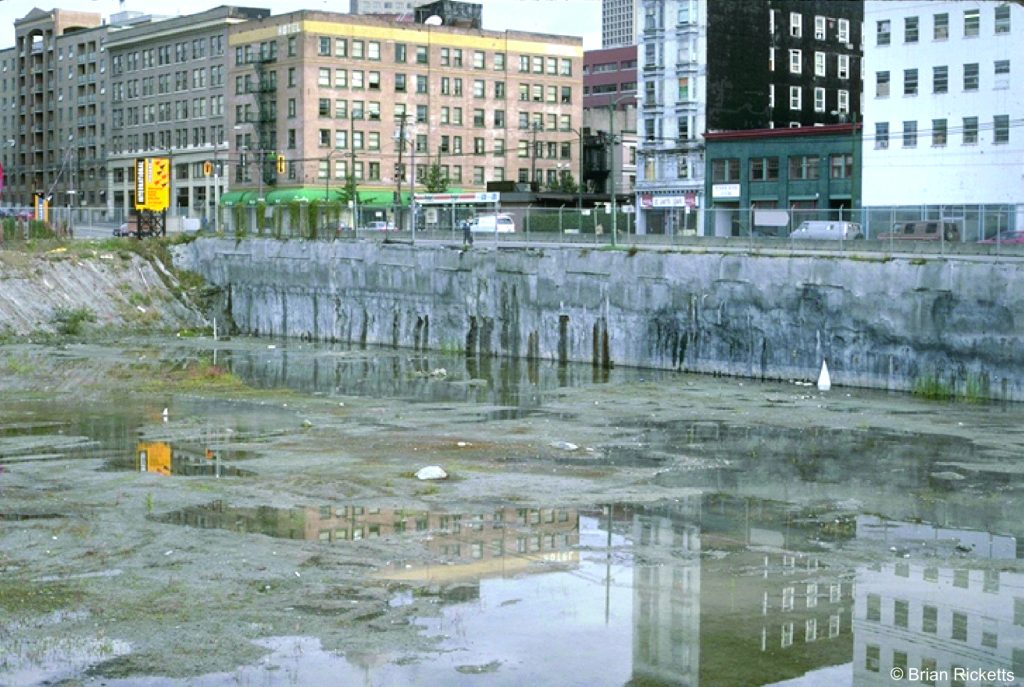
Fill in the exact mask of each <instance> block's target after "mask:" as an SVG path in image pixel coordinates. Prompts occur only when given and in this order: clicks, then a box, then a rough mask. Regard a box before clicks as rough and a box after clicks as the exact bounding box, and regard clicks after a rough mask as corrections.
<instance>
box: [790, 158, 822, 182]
mask: <svg viewBox="0 0 1024 687" xmlns="http://www.w3.org/2000/svg"><path fill="white" fill-rule="evenodd" d="M819 161H820V160H819V158H818V156H817V155H794V156H793V157H791V158H789V178H790V179H803V180H809V179H817V178H818V164H819Z"/></svg>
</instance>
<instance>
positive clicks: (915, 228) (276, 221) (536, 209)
mask: <svg viewBox="0 0 1024 687" xmlns="http://www.w3.org/2000/svg"><path fill="white" fill-rule="evenodd" d="M629 209H630V210H632V208H629ZM672 212H674V213H675V214H676V215H678V216H677V217H673V216H671V215H668V214H663V215H660V216H658V218H657V219H658V221H650V219H651V217H652V216H648V217H647V219H648V221H646V222H645V221H644V219H645V218H644V217H638V216H637V214H636V213H635V212H632V211H629V212H626V211H623V210H618V211H617V212H615V213H614V214H613V213H612V212H611V210H610V208H609V207H607V206H603V207H596V208H578V207H576V206H562V207H542V206H536V205H526V204H524V205H512V204H505V205H472V204H463V205H422V206H416V208H415V211H414V214H413V216H414V218H415V221H414V222H413V221H410V219H409V218H410V210H409V208H408V207H404V208H402V207H398V208H396V207H394V206H391V205H360V206H349V205H346V204H342V203H323V202H322V201H316V200H313V201H309V202H306V201H298V202H296V201H293V202H289V203H285V204H269V205H268V204H263V203H252V204H236V205H222V206H220V207H218V208H217V209H216V211H215V212H213V213H212V214H210V215H208V216H207V215H206V213H203V216H200V217H189V216H188V215H187V213H186V214H178V215H173V214H171V213H168V214H167V216H166V223H167V224H166V226H167V232H168V233H169V234H175V233H181V232H186V233H187V232H203V231H207V232H219V233H225V234H231V235H236V236H266V237H276V238H282V239H311V240H337V239H343V238H367V237H369V238H373V237H376V238H396V239H398V238H407V239H410V238H422V239H438V240H450V241H462V240H463V239H464V233H463V229H464V228H466V224H467V223H470V222H472V220H473V219H474V218H487V217H494V216H496V215H501V216H507V218H508V220H510V223H509V221H508V220H505V221H504V222H503V223H502V225H501V226H500V227H499V226H498V224H497V223H496V222H495V221H493V220H492V221H490V222H488V221H486V219H485V220H484V221H481V222H477V223H474V224H473V225H472V226H474V227H475V229H477V230H478V231H473V232H472V236H473V239H474V241H477V240H479V241H483V242H488V241H490V242H495V241H496V242H502V243H522V242H524V241H525V242H540V243H583V244H592V245H611V244H618V245H634V244H653V245H694V244H705V245H708V246H712V245H725V246H728V245H731V246H734V247H739V246H742V245H751V246H787V245H788V246H793V247H799V246H803V247H811V246H813V245H821V244H822V243H823V242H829V241H832V242H834V243H835V245H838V246H842V247H843V248H844V249H845V247H846V245H847V244H850V245H852V246H857V245H865V246H874V247H876V248H877V247H879V246H880V245H881V244H887V245H888V247H889V248H890V249H892V250H897V249H899V248H901V247H902V249H910V248H909V247H910V246H917V247H915V248H913V250H916V251H921V250H924V249H925V248H923V246H926V245H932V244H934V246H937V247H938V249H939V250H946V249H947V247H949V246H956V245H966V244H976V243H979V242H988V241H991V242H992V243H995V244H997V245H1001V244H1007V245H1011V244H1016V243H1018V242H1024V205H1010V204H1007V205H986V206H981V205H978V206H948V207H939V206H918V207H907V206H904V207H869V208H863V209H859V210H852V211H851V210H846V209H833V210H828V209H820V208H798V207H794V208H770V207H759V206H756V205H755V206H754V207H749V208H738V207H736V208H728V207H726V208H722V207H715V208H708V209H702V210H701V209H691V210H690V211H686V212H685V214H684V212H683V211H682V210H673V211H672ZM133 216H134V213H131V212H128V213H126V212H125V211H123V210H122V209H120V208H113V209H111V208H97V207H82V208H75V207H59V206H58V207H50V208H49V209H48V217H47V222H46V223H45V226H46V227H47V228H48V229H49V230H50V231H51V232H52V233H53V234H54V235H57V236H76V237H83V238H94V237H98V236H103V235H108V236H109V235H112V234H113V235H118V234H119V233H120V232H119V228H121V227H123V225H125V223H130V222H131V221H132V219H133ZM30 218H34V215H33V214H32V209H31V208H0V220H2V221H4V222H5V223H6V228H5V235H6V236H13V235H15V234H17V235H19V236H21V237H27V236H28V235H29V229H28V220H29V219H30ZM666 218H667V219H666ZM638 220H639V221H638ZM40 226H42V225H40ZM486 229H489V231H488V230H486ZM509 229H512V230H511V231H509ZM807 229H809V230H807ZM804 239H810V240H804ZM815 242H817V243H815Z"/></svg>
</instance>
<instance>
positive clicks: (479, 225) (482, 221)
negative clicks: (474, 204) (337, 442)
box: [469, 215, 516, 234]
mask: <svg viewBox="0 0 1024 687" xmlns="http://www.w3.org/2000/svg"><path fill="white" fill-rule="evenodd" d="M469 230H470V231H472V232H474V233H483V234H486V233H491V234H493V233H494V232H498V233H499V234H511V233H513V232H514V231H515V230H516V223H515V222H514V221H513V220H512V216H511V215H478V216H477V217H474V218H473V219H471V220H469Z"/></svg>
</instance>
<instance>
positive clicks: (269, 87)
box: [251, 42, 277, 186]
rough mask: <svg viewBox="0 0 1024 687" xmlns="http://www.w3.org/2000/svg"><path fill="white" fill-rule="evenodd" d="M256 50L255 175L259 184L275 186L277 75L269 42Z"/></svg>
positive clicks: (272, 50) (254, 63) (252, 88)
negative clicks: (256, 156) (258, 179)
mask: <svg viewBox="0 0 1024 687" xmlns="http://www.w3.org/2000/svg"><path fill="white" fill-rule="evenodd" d="M269 46H270V47H268V46H267V45H266V44H265V45H262V46H260V52H259V55H258V56H257V57H256V58H255V59H254V60H253V66H254V67H255V69H256V83H255V85H253V86H252V87H251V91H253V92H254V94H255V96H256V114H255V121H254V122H253V124H254V126H255V129H256V140H257V142H258V145H257V152H258V154H259V168H260V169H259V174H260V178H261V180H262V184H263V185H266V186H273V185H275V184H277V169H276V165H275V164H274V157H275V155H276V151H277V72H276V71H274V70H273V69H271V67H272V66H273V65H274V64H275V63H276V62H277V54H276V53H277V51H276V50H275V49H274V48H276V47H277V46H276V44H275V43H273V42H271V43H270V44H269Z"/></svg>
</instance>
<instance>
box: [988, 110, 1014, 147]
mask: <svg viewBox="0 0 1024 687" xmlns="http://www.w3.org/2000/svg"><path fill="white" fill-rule="evenodd" d="M992 142H993V143H996V144H1000V143H1009V142H1010V115H996V116H995V117H993V118H992Z"/></svg>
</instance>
